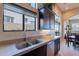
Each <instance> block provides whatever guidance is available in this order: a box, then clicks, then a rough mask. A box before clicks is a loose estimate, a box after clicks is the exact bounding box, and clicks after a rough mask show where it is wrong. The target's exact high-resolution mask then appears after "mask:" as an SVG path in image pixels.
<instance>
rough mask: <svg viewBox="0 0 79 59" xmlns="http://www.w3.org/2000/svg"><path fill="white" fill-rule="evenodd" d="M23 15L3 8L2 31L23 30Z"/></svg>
mask: <svg viewBox="0 0 79 59" xmlns="http://www.w3.org/2000/svg"><path fill="white" fill-rule="evenodd" d="M22 19H23V15H22V14H20V13H16V12H13V11H10V10H7V9H4V31H12V30H13V31H15V30H23V23H22V22H23V20H22Z"/></svg>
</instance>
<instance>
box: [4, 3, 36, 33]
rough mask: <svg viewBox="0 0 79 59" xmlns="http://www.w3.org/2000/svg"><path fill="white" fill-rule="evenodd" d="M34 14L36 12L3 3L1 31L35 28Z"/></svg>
mask: <svg viewBox="0 0 79 59" xmlns="http://www.w3.org/2000/svg"><path fill="white" fill-rule="evenodd" d="M27 15H28V16H27ZM35 16H36V13H33V12H31V11H29V10H25V9H23V8H21V7H18V6H16V5H14V4H8V3H7V4H6V3H4V19H3V21H4V22H3V31H5V32H6V31H23V30H36V18H35Z"/></svg>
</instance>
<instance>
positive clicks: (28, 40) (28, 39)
mask: <svg viewBox="0 0 79 59" xmlns="http://www.w3.org/2000/svg"><path fill="white" fill-rule="evenodd" d="M24 37H25V38H24V41H27V42H30V41H31V38H30V37H29V36H27V33H26V31H25V30H24Z"/></svg>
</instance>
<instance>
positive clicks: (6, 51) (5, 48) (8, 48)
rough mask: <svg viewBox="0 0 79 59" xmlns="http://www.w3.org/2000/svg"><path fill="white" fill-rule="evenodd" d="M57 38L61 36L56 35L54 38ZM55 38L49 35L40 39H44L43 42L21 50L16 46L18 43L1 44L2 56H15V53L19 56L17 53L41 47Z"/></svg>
mask: <svg viewBox="0 0 79 59" xmlns="http://www.w3.org/2000/svg"><path fill="white" fill-rule="evenodd" d="M45 38H46V39H45ZM57 38H59V36H55V37H54V38H53V39H57ZM53 39H49V38H47V37H43V39H40V40H42V42H41V43H38V44H35V45H32V46H30V47H26V48H23V49H20V50H18V49H17V48H16V44H8V45H1V46H0V56H14V55H15V56H17V55H23V54H25V53H28V52H30V51H32V50H34V49H36V48H39V47H41V46H43V45H45V44H47V43H48V42H50V41H51V40H53Z"/></svg>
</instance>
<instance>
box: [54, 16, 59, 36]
mask: <svg viewBox="0 0 79 59" xmlns="http://www.w3.org/2000/svg"><path fill="white" fill-rule="evenodd" d="M59 35H60V17H59V16H58V15H55V36H59Z"/></svg>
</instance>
